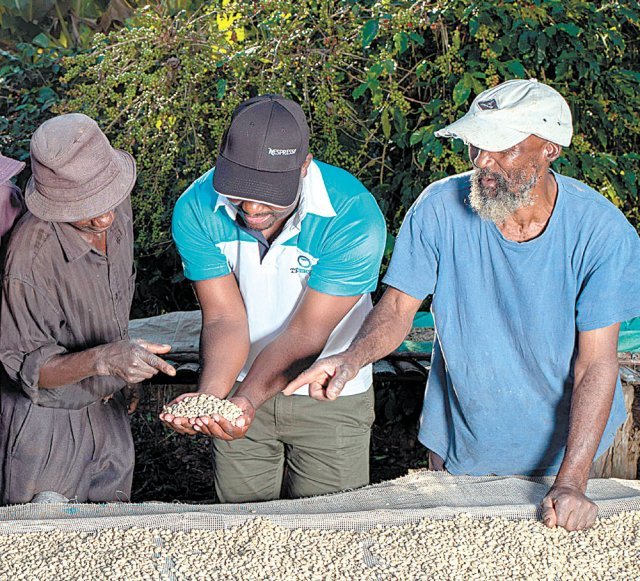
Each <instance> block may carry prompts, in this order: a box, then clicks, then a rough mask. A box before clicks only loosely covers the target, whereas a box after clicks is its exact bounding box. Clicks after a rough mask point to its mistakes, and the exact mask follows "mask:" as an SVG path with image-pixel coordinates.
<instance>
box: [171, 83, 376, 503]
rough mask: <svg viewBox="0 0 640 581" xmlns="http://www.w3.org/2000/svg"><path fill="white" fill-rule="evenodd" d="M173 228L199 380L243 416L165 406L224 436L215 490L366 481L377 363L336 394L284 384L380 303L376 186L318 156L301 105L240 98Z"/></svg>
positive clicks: (223, 496)
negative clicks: (192, 308)
mask: <svg viewBox="0 0 640 581" xmlns="http://www.w3.org/2000/svg"><path fill="white" fill-rule="evenodd" d="M173 237H174V239H175V242H176V244H177V247H178V250H179V252H180V254H181V256H182V260H183V266H184V271H185V276H186V277H187V278H188V279H190V280H192V281H193V283H194V287H195V291H196V294H197V296H198V300H199V301H200V305H201V307H202V315H203V326H202V333H201V338H200V351H201V354H202V356H201V359H202V371H201V375H200V379H199V384H198V392H200V393H210V394H213V395H216V396H218V397H221V398H224V397H226V396H227V395H229V393H231V391H232V389H234V385H235V388H236V391H235V394H234V395H233V397H232V398H231V399H232V401H234V402H235V403H236V404H237V405H239V406H240V407H241V408H242V410H243V412H244V415H243V416H242V417H241V418H239V419H238V420H236V422H235V424H231V423H230V422H227V421H225V420H224V418H220V417H213V418H207V417H203V418H197V419H193V420H187V419H186V418H176V417H174V416H171V415H169V414H163V415H162V416H161V417H162V419H163V421H165V422H166V423H167V424H168V425H169V426H170V427H172V428H173V429H174V430H176V431H177V432H179V433H183V434H195V433H198V432H200V433H203V434H206V435H209V436H214V437H215V438H216V440H214V463H215V484H216V492H217V494H218V498H219V499H220V500H221V501H222V502H243V501H258V500H269V499H274V498H278V497H279V496H280V494H281V490H284V493H285V495H286V496H288V497H303V496H312V495H317V494H323V493H328V492H334V491H337V490H342V489H344V488H353V487H357V486H363V485H365V484H367V483H368V481H369V460H368V459H369V438H370V429H371V424H372V423H373V392H372V372H371V366H368V367H365V368H363V369H362V370H361V372H360V373H359V374H358V375H357V377H354V378H353V379H352V381H351V382H349V385H347V386H346V388H345V390H344V391H343V392H342V397H340V398H338V399H337V400H336V401H334V402H332V403H331V404H330V405H329V406H328V407H327V406H322V405H321V404H319V403H318V402H315V401H313V399H311V398H310V397H308V388H307V386H303V388H301V389H300V390H299V391H298V395H296V396H295V397H292V398H286V397H284V396H282V395H280V394H279V392H280V391H281V389H282V388H283V387H284V386H285V385H286V384H287V382H288V381H289V380H290V379H291V378H292V377H294V376H295V374H296V373H297V372H299V371H300V370H301V369H302V368H303V367H304V366H305V365H306V364H307V363H308V362H310V361H313V360H315V359H316V358H317V357H318V356H319V355H320V354H322V355H328V354H331V353H336V352H339V351H340V350H342V349H343V348H345V347H346V346H347V345H348V344H349V343H350V342H351V339H352V338H353V337H354V335H355V333H356V331H357V329H358V328H359V326H360V324H361V323H362V321H363V320H364V317H365V316H366V315H367V313H368V312H369V311H370V309H371V308H372V305H371V298H370V295H369V293H370V292H371V291H372V290H374V289H375V287H376V284H377V281H378V270H379V267H380V261H381V258H382V252H383V249H384V243H385V226H384V220H383V218H382V215H381V213H380V210H379V209H378V206H377V204H376V202H375V200H374V198H373V196H372V195H371V194H370V193H369V192H368V191H367V190H366V188H365V187H364V186H363V185H362V184H361V183H360V182H359V181H358V180H357V179H356V178H355V177H354V176H352V175H351V174H349V173H348V172H346V171H344V170H341V169H338V168H336V167H333V166H330V165H327V164H324V163H320V162H316V161H313V160H312V156H311V155H310V154H309V128H308V126H307V122H306V119H305V116H304V113H303V112H302V109H301V108H300V106H299V105H297V104H296V103H294V102H293V101H290V100H288V99H285V98H283V97H280V96H277V95H265V96H261V97H256V98H254V99H250V100H248V101H246V102H244V103H242V104H241V105H240V106H239V107H238V108H237V109H236V110H235V112H234V114H233V117H232V120H231V124H230V126H229V128H228V130H227V132H226V134H225V136H224V138H223V142H222V147H221V149H220V154H219V156H218V160H217V164H216V167H215V168H214V169H212V170H210V171H208V172H207V173H206V174H204V175H203V176H202V177H201V178H199V179H198V180H197V181H196V182H194V183H193V184H192V185H191V187H189V189H188V190H187V191H186V192H185V193H184V194H183V195H182V197H181V198H180V200H179V201H178V203H177V204H176V208H175V210H174V216H173ZM189 395H190V394H187V396H182V397H188V396H189ZM245 434H246V438H244V439H239V438H242V437H244V436H245ZM285 467H286V471H285ZM285 473H286V475H285Z"/></svg>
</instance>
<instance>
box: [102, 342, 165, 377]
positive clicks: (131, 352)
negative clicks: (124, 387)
mask: <svg viewBox="0 0 640 581" xmlns="http://www.w3.org/2000/svg"><path fill="white" fill-rule="evenodd" d="M169 351H171V345H160V344H158V343H149V342H148V341H143V340H142V339H137V340H136V341H116V342H115V343H108V344H107V345H103V346H102V347H100V350H99V352H98V374H99V375H113V376H115V377H119V378H120V379H124V381H126V382H127V383H140V382H142V381H144V380H145V379H149V378H151V377H153V376H154V375H156V373H158V371H162V372H163V373H166V374H167V375H172V376H173V375H175V374H176V370H175V368H174V367H172V366H171V365H169V364H168V363H167V362H166V361H165V360H164V359H162V358H160V357H158V355H157V354H164V353H168V352H169Z"/></svg>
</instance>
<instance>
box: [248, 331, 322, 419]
mask: <svg viewBox="0 0 640 581" xmlns="http://www.w3.org/2000/svg"><path fill="white" fill-rule="evenodd" d="M327 337H328V336H326V337H325V336H324V335H322V336H318V334H317V333H313V332H306V333H303V332H295V331H293V332H291V331H290V332H286V333H283V334H282V335H280V336H279V337H278V338H277V339H275V340H274V341H273V342H272V343H270V344H269V345H267V347H265V348H264V349H263V350H262V351H261V352H260V355H258V357H257V358H256V360H255V361H254V363H253V365H252V366H251V370H250V371H249V373H248V374H247V377H245V379H244V381H243V382H242V386H241V387H240V389H239V390H238V393H237V395H242V396H244V397H246V398H247V399H248V400H249V401H250V402H251V404H252V405H253V407H254V408H256V409H257V408H258V407H260V406H261V405H262V404H263V403H264V402H265V401H267V400H269V399H271V398H272V397H273V396H275V395H276V394H277V393H280V392H281V391H282V390H283V389H284V387H285V386H286V385H287V383H289V381H291V380H292V379H293V378H294V377H296V376H297V375H298V373H300V372H301V371H302V370H304V369H306V368H307V367H308V366H309V365H311V364H312V363H313V362H314V361H315V360H316V359H317V358H318V355H320V353H321V352H322V350H323V349H324V346H325V343H326V340H327Z"/></svg>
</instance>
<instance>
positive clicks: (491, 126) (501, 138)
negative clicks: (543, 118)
mask: <svg viewBox="0 0 640 581" xmlns="http://www.w3.org/2000/svg"><path fill="white" fill-rule="evenodd" d="M497 121H498V120H495V121H492V120H491V119H487V118H483V119H480V118H478V117H476V116H473V115H465V116H464V117H462V118H461V119H458V120H457V121H456V122H455V123H452V124H451V125H447V126H446V127H445V128H444V129H440V130H439V131H436V133H435V135H436V137H451V138H457V139H462V141H464V142H465V143H466V144H471V145H473V146H475V147H477V148H478V149H483V150H484V151H504V150H505V149H509V148H510V147H513V146H514V145H517V144H518V143H520V142H521V141H524V140H525V139H526V138H527V137H529V135H531V134H530V133H523V132H522V131H516V130H515V129H511V128H509V127H506V126H505V125H504V124H503V123H498V122H497Z"/></svg>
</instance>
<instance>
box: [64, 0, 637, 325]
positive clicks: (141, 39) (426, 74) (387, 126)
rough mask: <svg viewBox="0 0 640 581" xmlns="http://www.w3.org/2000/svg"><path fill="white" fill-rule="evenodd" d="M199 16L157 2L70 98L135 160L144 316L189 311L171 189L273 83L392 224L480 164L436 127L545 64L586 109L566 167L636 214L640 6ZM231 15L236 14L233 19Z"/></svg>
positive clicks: (112, 42) (318, 151)
mask: <svg viewBox="0 0 640 581" xmlns="http://www.w3.org/2000/svg"><path fill="white" fill-rule="evenodd" d="M224 4H225V8H224V10H223V11H222V12H220V11H219V12H216V11H215V10H214V8H212V7H211V6H208V7H206V6H205V7H204V8H203V9H201V10H200V11H198V12H196V13H193V14H191V15H189V14H187V13H185V12H180V13H178V14H177V15H171V14H170V13H169V12H168V11H166V10H163V9H160V8H156V9H146V10H145V11H143V12H142V13H140V14H139V15H138V16H136V18H135V20H134V21H133V22H132V23H131V24H130V25H129V26H128V27H127V28H126V29H123V30H120V31H118V32H115V33H112V34H111V35H110V36H109V37H104V36H102V35H97V36H96V37H95V43H94V48H93V50H92V51H91V52H90V53H88V54H80V55H77V56H74V57H71V58H69V59H67V60H66V61H65V66H66V67H67V72H66V74H65V76H64V78H63V83H68V84H69V86H70V90H69V92H68V93H67V94H66V98H65V100H64V101H63V102H62V103H61V105H60V106H59V108H58V110H59V111H76V110H79V111H83V112H85V113H86V114H88V115H90V116H92V117H94V118H95V119H97V120H98V121H99V123H100V124H101V126H102V127H103V128H104V129H105V130H106V132H107V133H108V135H109V136H110V138H111V139H112V140H113V142H114V144H115V145H117V146H119V147H122V148H124V149H127V150H129V151H131V152H132V153H133V154H134V155H135V156H136V159H137V161H138V169H139V180H138V187H137V189H136V191H135V194H134V206H135V211H136V231H137V245H138V256H139V273H140V274H139V280H140V283H141V290H142V293H141V296H140V297H141V298H139V300H138V301H137V303H136V304H137V308H138V314H140V313H144V314H152V313H156V312H160V311H162V310H172V309H176V308H186V307H188V306H191V305H192V304H193V302H192V301H193V298H192V296H191V294H190V291H188V289H187V287H186V285H184V284H176V283H179V282H180V281H181V275H180V274H177V273H179V272H180V266H179V263H178V260H177V257H176V255H175V251H174V250H173V246H172V244H171V241H170V236H169V223H170V216H171V211H172V208H173V205H174V203H175V200H176V199H177V197H178V196H179V195H180V193H181V192H182V191H183V190H184V188H185V187H186V186H187V185H188V184H189V183H190V182H191V181H192V180H193V179H195V178H196V177H197V176H198V175H200V174H201V173H202V172H203V171H205V170H206V169H208V168H209V167H211V166H212V165H213V163H214V162H215V157H216V151H217V148H218V144H219V140H220V137H221V134H222V132H223V130H224V128H225V127H226V124H227V122H228V119H229V117H230V114H231V112H232V110H233V109H234V107H235V106H236V105H237V104H239V103H240V102H241V101H243V100H244V99H246V98H248V97H250V96H254V95H256V94H260V93H265V92H274V93H282V94H285V95H287V96H290V97H292V98H294V99H296V100H297V101H299V102H300V103H301V104H302V106H303V108H304V110H305V112H306V113H307V115H308V118H309V120H310V124H311V131H312V152H313V153H314V155H315V156H316V157H317V158H318V159H321V160H324V161H327V162H329V163H333V164H336V165H339V166H342V167H344V168H346V169H348V170H350V171H352V172H353V173H355V174H356V175H357V176H358V177H360V179H361V180H362V181H363V182H364V183H365V184H366V185H367V186H368V187H369V188H370V189H371V190H372V191H373V193H374V194H375V195H376V197H377V199H378V201H379V202H380V205H381V207H382V209H383V211H384V213H385V215H386V217H387V221H388V224H389V227H390V230H391V231H392V232H395V231H396V230H397V228H398V226H399V224H400V220H401V218H402V216H403V215H404V213H405V211H406V209H407V208H408V206H409V205H410V204H411V203H412V202H413V200H414V199H415V198H416V196H417V195H418V194H419V192H420V191H421V190H422V189H423V188H424V187H425V186H426V185H427V184H428V183H429V182H431V181H433V180H435V179H438V178H440V177H443V176H445V175H449V174H452V173H457V172H460V171H464V170H466V169H468V167H469V163H468V160H467V158H466V151H465V148H464V146H463V145H462V143H460V142H450V141H443V140H439V139H436V138H435V137H434V136H433V133H434V131H435V130H436V129H438V128H440V127H442V126H444V125H445V124H447V123H449V122H451V121H453V120H455V119H456V118H458V117H459V116H461V115H462V114H463V113H464V112H465V111H466V110H467V108H468V106H469V104H470V103H471V101H472V99H473V98H474V97H475V96H476V95H477V94H478V93H479V92H481V91H482V90H484V89H485V88H487V87H490V86H493V85H496V84H497V83H499V82H501V81H503V80H506V79H510V78H526V77H536V78H538V79H539V80H541V81H543V82H546V83H548V84H550V85H552V86H554V87H556V88H557V89H558V90H559V91H560V92H561V93H562V94H563V95H564V96H565V97H566V98H567V100H568V102H569V104H570V106H571V109H572V111H573V114H574V126H575V138H574V142H573V145H572V147H571V148H569V149H568V150H566V151H565V155H564V157H563V158H561V160H559V161H558V162H557V169H558V170H559V171H561V172H562V173H564V174H567V175H570V176H574V177H577V178H578V179H581V180H583V181H585V182H587V183H589V184H590V185H592V186H593V187H595V188H597V189H599V190H600V191H601V192H602V193H603V194H604V195H606V196H607V197H609V198H610V199H612V200H613V201H614V202H615V203H616V204H618V205H619V206H620V207H621V208H622V209H623V210H624V211H625V212H626V213H627V216H628V217H629V218H630V219H631V220H633V221H634V222H635V223H636V224H637V223H638V219H639V218H640V216H639V215H638V208H637V195H638V154H637V153H636V152H637V151H638V135H639V134H640V126H639V124H640V121H639V116H638V113H639V111H640V107H639V105H640V97H639V96H638V91H637V86H638V81H640V74H639V73H638V72H637V70H636V68H637V62H638V60H639V56H640V55H639V52H640V51H639V49H638V44H637V42H634V40H635V39H637V37H638V32H639V30H638V29H639V17H640V12H639V10H638V8H637V7H630V6H624V5H623V4H622V3H614V2H611V3H593V2H586V1H583V0H530V1H528V2H524V3H523V2H518V1H514V0H504V1H503V2H499V3H496V2H494V1H493V0H491V1H489V0H480V1H471V0H458V1H456V2H448V1H445V0H437V1H435V2H434V1H431V2H427V1H424V0H421V1H418V2H406V1H392V0H380V1H378V2H354V1H328V0H325V1H320V0H299V1H297V2H292V1H284V0H262V1H259V2H248V1H245V2H235V3H234V2H227V1H226V0H225V2H224ZM221 23H223V24H224V25H223V26H221Z"/></svg>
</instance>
